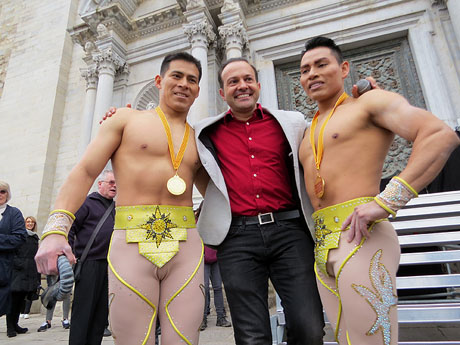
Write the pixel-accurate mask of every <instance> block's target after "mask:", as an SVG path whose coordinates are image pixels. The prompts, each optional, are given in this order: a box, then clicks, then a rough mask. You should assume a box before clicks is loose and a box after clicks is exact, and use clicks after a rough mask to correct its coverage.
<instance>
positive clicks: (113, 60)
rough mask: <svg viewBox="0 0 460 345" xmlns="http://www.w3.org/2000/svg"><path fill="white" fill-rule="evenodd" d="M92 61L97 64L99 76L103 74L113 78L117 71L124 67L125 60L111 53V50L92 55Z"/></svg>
mask: <svg viewBox="0 0 460 345" xmlns="http://www.w3.org/2000/svg"><path fill="white" fill-rule="evenodd" d="M93 61H94V62H95V63H96V64H97V68H98V70H99V74H104V73H105V74H111V75H112V76H114V75H115V72H116V71H117V69H119V68H120V67H124V66H125V60H123V59H122V58H121V57H120V56H119V55H118V54H116V53H115V52H113V50H112V49H111V48H108V49H105V50H103V51H102V52H99V53H97V54H94V55H93Z"/></svg>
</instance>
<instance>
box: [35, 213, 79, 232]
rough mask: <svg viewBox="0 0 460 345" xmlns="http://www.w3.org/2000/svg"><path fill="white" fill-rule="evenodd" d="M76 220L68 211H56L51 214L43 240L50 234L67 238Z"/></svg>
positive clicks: (44, 230)
mask: <svg viewBox="0 0 460 345" xmlns="http://www.w3.org/2000/svg"><path fill="white" fill-rule="evenodd" d="M74 219H75V216H74V215H73V214H72V213H71V212H69V211H66V210H54V211H52V212H51V213H50V215H49V217H48V221H47V222H46V225H45V228H44V229H43V232H42V239H43V238H45V237H46V236H48V234H60V235H64V236H65V237H66V238H67V234H68V233H69V231H70V227H71V226H72V223H73V221H74Z"/></svg>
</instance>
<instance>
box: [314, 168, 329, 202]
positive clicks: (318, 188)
mask: <svg viewBox="0 0 460 345" xmlns="http://www.w3.org/2000/svg"><path fill="white" fill-rule="evenodd" d="M325 184H326V182H324V179H323V178H322V177H321V176H319V174H317V175H316V180H315V195H316V196H317V197H318V198H319V199H321V198H322V197H323V195H324V186H325Z"/></svg>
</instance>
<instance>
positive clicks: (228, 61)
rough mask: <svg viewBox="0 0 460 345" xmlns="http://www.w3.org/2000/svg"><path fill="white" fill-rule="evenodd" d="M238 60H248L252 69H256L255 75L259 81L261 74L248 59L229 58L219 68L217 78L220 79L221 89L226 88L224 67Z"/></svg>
mask: <svg viewBox="0 0 460 345" xmlns="http://www.w3.org/2000/svg"><path fill="white" fill-rule="evenodd" d="M236 61H243V62H246V63H247V64H248V65H249V66H251V67H252V69H253V70H254V75H255V77H256V81H257V82H259V76H258V74H257V70H256V68H255V67H254V66H253V65H251V64H250V63H249V61H248V60H247V59H245V58H243V57H236V58H231V59H228V60H227V61H225V62H224V63H223V64H222V66H220V68H219V73H218V74H217V80H218V81H219V86H220V88H221V89H223V88H224V81H223V80H222V72H223V71H224V68H225V67H227V66H228V65H229V64H231V63H232V62H236Z"/></svg>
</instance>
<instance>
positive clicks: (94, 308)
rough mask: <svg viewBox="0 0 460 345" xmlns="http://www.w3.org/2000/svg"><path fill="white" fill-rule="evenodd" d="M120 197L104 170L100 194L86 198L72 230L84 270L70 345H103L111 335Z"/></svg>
mask: <svg viewBox="0 0 460 345" xmlns="http://www.w3.org/2000/svg"><path fill="white" fill-rule="evenodd" d="M116 194H117V184H116V182H115V177H114V175H113V171H112V170H104V171H103V172H102V174H101V175H100V176H99V178H98V182H97V192H93V193H91V194H89V195H88V196H87V197H86V200H85V202H84V203H83V205H82V206H81V207H80V208H79V209H78V211H77V212H76V213H75V221H74V222H73V224H72V227H71V228H70V232H69V244H70V246H71V247H72V248H73V252H74V254H75V256H76V257H77V258H78V259H77V260H78V261H79V263H78V264H81V270H80V276H79V278H78V279H77V280H76V281H75V290H74V297H73V302H72V314H71V319H72V327H71V328H70V334H69V345H80V344H81V345H86V344H100V343H101V341H102V337H103V336H104V332H106V333H107V332H110V331H109V330H108V329H107V328H106V326H107V319H108V308H109V305H108V298H109V285H108V284H109V283H108V275H107V267H108V266H107V253H108V251H109V244H110V238H111V236H112V232H113V224H114V221H115V208H114V205H113V204H114V201H113V198H114V197H115V195H116ZM109 208H110V211H108V212H109V213H108V214H107V215H106V216H105V217H104V215H105V213H106V211H107V209H109ZM100 222H102V223H101V225H99V223H100ZM95 229H98V232H97V234H96V237H95V238H94V240H93V242H92V243H88V242H89V240H90V238H91V237H92V236H91V235H92V234H93V232H94V231H95ZM89 245H90V247H89V248H88V249H86V247H87V246H89ZM85 251H86V255H85V257H84V258H83V257H82V255H83V253H84V252H85Z"/></svg>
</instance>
